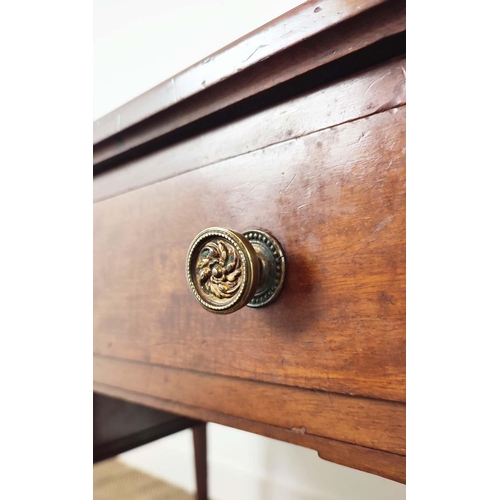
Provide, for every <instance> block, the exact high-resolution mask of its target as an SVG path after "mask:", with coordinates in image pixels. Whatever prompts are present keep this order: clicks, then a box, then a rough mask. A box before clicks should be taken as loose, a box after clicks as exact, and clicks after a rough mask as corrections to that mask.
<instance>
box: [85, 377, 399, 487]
mask: <svg viewBox="0 0 500 500" xmlns="http://www.w3.org/2000/svg"><path fill="white" fill-rule="evenodd" d="M94 390H95V391H98V392H102V393H104V394H110V395H114V396H116V397H120V398H123V399H126V400H128V401H134V402H138V403H141V404H145V405H148V406H150V407H152V408H158V409H162V410H166V411H173V412H176V413H178V414H179V415H186V416H189V417H191V418H197V419H200V420H205V421H207V422H216V423H219V424H221V425H227V426H229V427H234V428H236V429H241V430H244V431H248V432H253V433H256V434H260V435H261V436H266V437H269V438H273V439H279V440H281V441H286V442H289V443H293V444H297V445H299V446H304V447H307V448H311V449H314V450H316V451H318V453H319V455H320V456H321V457H322V458H324V459H325V460H330V461H333V462H336V463H339V464H342V465H345V466H347V467H353V468H355V469H359V470H362V471H366V472H369V473H372V474H377V475H379V476H382V477H386V478H388V479H392V480H394V481H398V482H400V483H404V482H406V473H405V470H406V469H405V465H406V458H405V457H404V456H402V455H397V454H394V453H387V452H384V451H378V450H373V449H370V448H365V447H362V446H358V445H353V444H348V443H343V442H340V441H336V440H333V439H326V438H321V437H318V436H311V435H309V434H303V433H300V432H296V430H290V429H283V428H281V427H276V426H273V425H268V424H263V423H259V422H255V421H252V420H246V419H242V418H238V417H235V416H232V415H227V414H224V413H221V412H217V411H211V410H206V409H203V408H199V407H194V406H189V405H185V404H181V403H176V402H172V401H167V400H165V399H161V398H157V397H152V396H148V395H146V394H142V393H136V392H133V391H128V390H124V389H120V388H117V387H112V386H107V385H105V384H100V383H98V382H95V383H94Z"/></svg>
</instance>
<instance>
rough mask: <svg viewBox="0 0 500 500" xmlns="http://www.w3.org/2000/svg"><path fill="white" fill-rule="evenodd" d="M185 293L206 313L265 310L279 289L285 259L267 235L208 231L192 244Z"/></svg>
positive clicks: (252, 231) (283, 276)
mask: <svg viewBox="0 0 500 500" xmlns="http://www.w3.org/2000/svg"><path fill="white" fill-rule="evenodd" d="M186 274H187V280H188V283H189V287H190V288H191V291H192V292H193V295H194V296H195V297H196V299H197V300H198V302H199V303H200V304H201V305H202V306H203V307H204V308H205V309H207V310H208V311H210V312H213V313H216V314H229V313H233V312H235V311H237V310H238V309H241V308H242V307H244V306H246V305H248V306H250V307H263V306H265V305H267V304H269V303H270V302H272V301H273V300H275V299H276V298H277V297H278V295H279V293H280V291H281V288H282V287H283V281H284V278H285V256H284V254H283V249H282V248H281V245H280V244H279V242H278V241H277V240H276V239H275V238H273V237H272V236H271V235H270V234H269V233H268V232H266V231H262V230H260V229H250V230H248V231H245V232H244V233H243V234H240V233H238V232H236V231H232V230H231V229H224V228H221V227H210V228H208V229H205V230H204V231H202V232H201V233H200V234H198V236H196V238H195V239H194V240H193V242H192V243H191V246H190V247H189V251H188V255H187V260H186Z"/></svg>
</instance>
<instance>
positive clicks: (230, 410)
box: [94, 356, 405, 455]
mask: <svg viewBox="0 0 500 500" xmlns="http://www.w3.org/2000/svg"><path fill="white" fill-rule="evenodd" d="M94 381H96V382H99V383H102V384H106V385H110V386H114V387H120V388H123V389H126V390H130V391H134V392H142V393H144V394H147V395H150V396H154V397H159V398H162V399H167V400H170V401H176V402H179V403H183V404H186V405H190V406H197V407H199V408H204V409H207V410H213V411H220V412H222V413H227V414H228V415H234V416H236V417H240V418H246V419H249V420H255V421H258V422H262V423H266V424H271V425H276V426H278V427H283V428H287V429H295V430H296V431H297V432H301V433H307V434H312V435H315V436H321V437H328V438H331V439H336V440H338V441H343V442H347V443H353V444H358V445H361V446H365V447H367V448H374V449H379V450H383V451H389V452H392V453H398V454H402V455H404V454H405V405H403V404H401V403H391V402H385V401H378V400H373V399H367V398H359V397H353V396H345V395H340V394H329V393H325V392H321V391H311V390H305V389H299V388H296V387H286V386H280V385H273V384H265V383H261V382H253V381H249V380H242V379H235V378H229V377H221V376H217V375H208V374H200V373H195V372H189V371H185V370H178V369H172V368H166V367H163V366H158V365H151V364H146V363H137V362H131V361H125V360H119V359H113V358H102V357H99V356H96V357H94Z"/></svg>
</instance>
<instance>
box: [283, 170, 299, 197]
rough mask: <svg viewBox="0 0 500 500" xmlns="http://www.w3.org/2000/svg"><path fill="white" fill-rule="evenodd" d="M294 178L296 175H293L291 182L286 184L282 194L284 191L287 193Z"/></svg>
mask: <svg viewBox="0 0 500 500" xmlns="http://www.w3.org/2000/svg"><path fill="white" fill-rule="evenodd" d="M295 177H297V174H294V175H293V178H292V180H291V181H290V182H289V183H288V186H287V187H286V188H285V189H284V190H283V193H285V192H286V191H288V188H289V187H290V186H291V185H292V182H293V181H294V180H295Z"/></svg>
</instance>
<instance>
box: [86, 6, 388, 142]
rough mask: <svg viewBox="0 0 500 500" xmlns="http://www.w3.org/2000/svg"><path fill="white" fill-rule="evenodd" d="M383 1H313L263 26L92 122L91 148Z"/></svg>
mask: <svg viewBox="0 0 500 500" xmlns="http://www.w3.org/2000/svg"><path fill="white" fill-rule="evenodd" d="M382 1H383V0H314V1H310V2H306V3H304V4H303V5H300V6H299V7H297V8H295V9H293V10H292V11H290V12H288V13H287V14H285V15H283V16H281V17H279V18H277V19H275V20H273V21H271V22H270V23H267V24H266V25H264V26H262V27H261V28H259V29H258V30H255V31H253V32H251V33H249V34H248V35H246V36H245V37H243V38H240V39H239V40H236V41H235V42H233V43H232V44H230V45H229V46H227V47H225V48H223V49H221V50H219V51H218V52H216V53H215V54H212V55H211V56H209V57H207V58H205V59H204V60H203V61H200V62H199V63H197V64H195V65H193V66H191V67H189V68H187V69H186V70H184V71H182V72H181V73H179V74H177V75H175V76H174V77H172V78H170V79H168V80H166V81H165V82H163V83H161V84H160V85H158V86H156V87H154V88H153V89H151V90H149V91H148V92H146V93H145V94H142V95H140V96H138V97H136V98H135V99H134V100H132V101H131V102H129V103H128V104H125V105H123V106H121V107H119V108H117V109H116V110H115V111H113V112H111V113H109V114H107V115H105V116H104V117H102V118H101V119H99V120H97V121H96V122H94V143H98V142H101V141H103V140H104V139H106V138H107V137H110V136H111V135H113V134H115V133H116V132H119V131H120V130H124V129H126V128H128V127H130V126H131V125H134V124H136V123H138V122H140V121H142V120H144V119H146V118H147V117H150V116H152V115H153V114H156V113H158V112H159V111H161V110H163V109H166V108H168V107H170V106H172V105H174V104H176V103H178V102H180V101H183V100H184V99H186V98H188V97H190V96H192V95H193V94H195V93H197V92H199V91H201V90H203V89H205V88H207V87H210V86H212V85H214V84H216V83H218V82H220V81H222V80H225V79H227V78H228V77H230V76H231V75H234V74H237V73H239V72H241V71H243V70H245V69H246V68H248V67H250V66H252V65H254V64H255V63H257V62H259V61H262V60H264V59H266V58H269V57H270V56H272V55H273V54H276V53H278V52H280V51H282V50H284V49H286V48H288V47H291V46H293V45H295V44H297V43H298V42H300V41H302V40H305V39H307V38H309V37H311V36H313V35H314V34H316V33H318V32H321V31H323V30H325V29H327V28H329V27H331V26H334V25H337V24H339V23H341V22H342V21H345V20H346V19H349V18H351V17H353V16H355V15H359V14H360V13H361V12H363V11H365V10H366V9H369V8H370V7H373V6H375V5H377V4H380V3H381V2H382Z"/></svg>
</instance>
